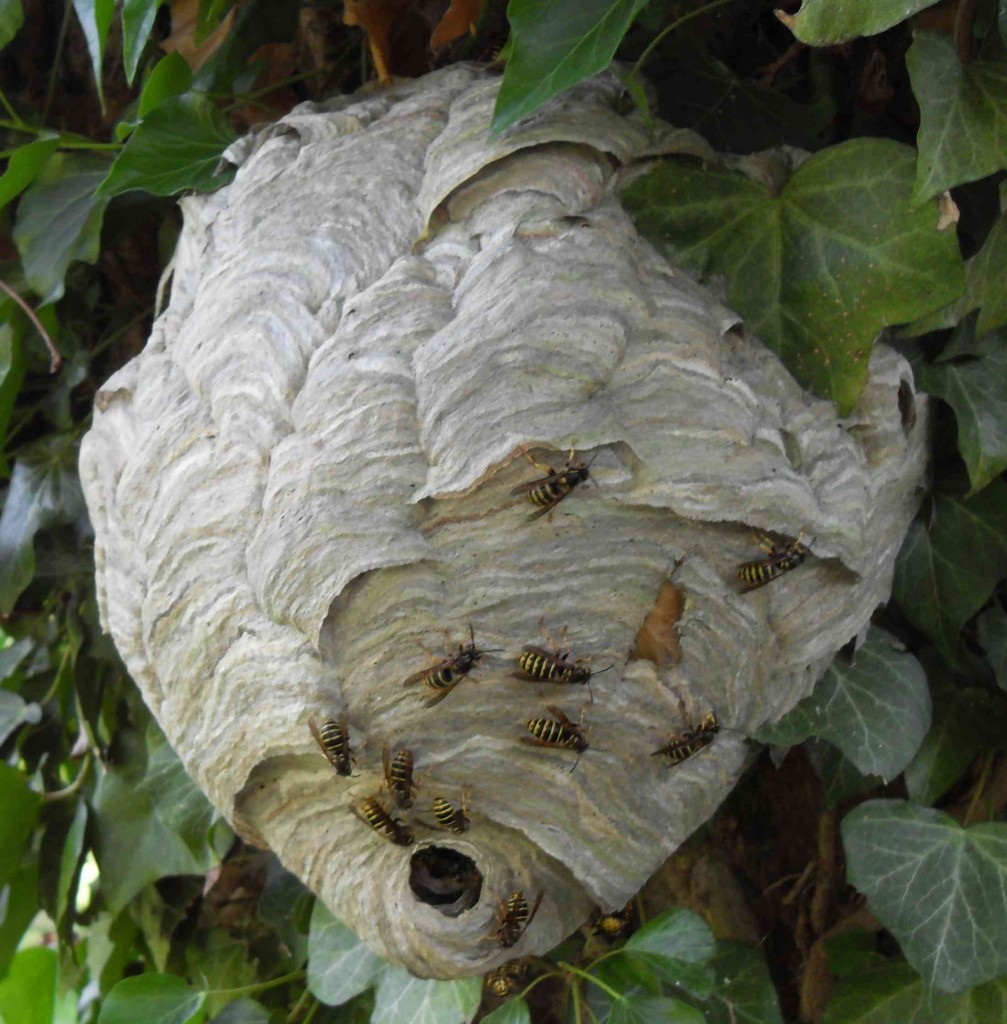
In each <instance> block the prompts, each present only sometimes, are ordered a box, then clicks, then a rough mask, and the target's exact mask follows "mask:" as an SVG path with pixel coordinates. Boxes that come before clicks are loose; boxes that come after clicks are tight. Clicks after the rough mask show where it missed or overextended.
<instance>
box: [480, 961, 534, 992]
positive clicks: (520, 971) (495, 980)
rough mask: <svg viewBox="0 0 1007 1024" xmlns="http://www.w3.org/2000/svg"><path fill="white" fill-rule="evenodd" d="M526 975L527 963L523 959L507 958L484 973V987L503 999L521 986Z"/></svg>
mask: <svg viewBox="0 0 1007 1024" xmlns="http://www.w3.org/2000/svg"><path fill="white" fill-rule="evenodd" d="M527 977H528V964H527V962H526V961H524V960H508V961H507V963H505V964H501V965H500V966H499V967H497V968H496V970H493V971H490V972H489V974H487V975H486V987H487V988H488V989H489V990H490V992H492V993H493V995H495V996H499V997H500V998H501V999H503V998H504V997H505V996H509V995H511V993H513V992H517V990H518V989H519V988H520V987H521V985H522V983H523V982H524V980H525V979H526V978H527Z"/></svg>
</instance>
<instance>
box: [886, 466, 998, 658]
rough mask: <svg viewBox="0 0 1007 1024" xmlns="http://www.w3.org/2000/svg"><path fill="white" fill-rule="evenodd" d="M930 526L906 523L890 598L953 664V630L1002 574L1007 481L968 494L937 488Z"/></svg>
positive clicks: (955, 631) (955, 636)
mask: <svg viewBox="0 0 1007 1024" xmlns="http://www.w3.org/2000/svg"><path fill="white" fill-rule="evenodd" d="M931 518H932V525H930V527H929V529H928V528H927V524H926V521H925V519H924V517H923V516H917V517H916V519H914V520H913V522H912V523H911V524H910V527H909V532H908V533H907V534H906V539H905V541H903V544H902V550H901V551H900V552H899V556H898V558H897V560H896V562H895V579H894V585H893V590H892V593H893V596H894V597H895V600H896V601H897V602H898V603H899V605H900V607H901V608H902V610H903V611H904V612H905V614H906V615H907V616H908V618H909V620H910V621H911V622H912V623H913V625H915V626H916V627H917V628H918V629H921V630H922V631H923V632H924V633H926V634H927V636H929V637H930V638H931V639H932V640H933V641H934V643H935V644H936V645H937V648H938V650H939V651H940V652H941V654H942V656H943V657H944V659H945V661H947V662H948V663H949V664H953V663H954V661H955V649H956V647H957V645H958V633H959V631H960V630H961V628H962V626H964V625H965V623H966V622H967V621H968V620H969V619H970V618H972V616H973V615H975V613H976V612H977V611H979V609H980V608H982V606H983V605H984V604H985V603H986V600H987V599H988V597H989V595H990V592H991V591H992V590H993V587H994V586H996V584H997V582H998V581H999V580H1001V579H1002V578H1003V576H1004V575H1005V573H1007V484H1005V483H1004V482H1003V481H1002V480H994V481H993V482H992V483H990V484H989V485H988V486H987V487H986V488H985V489H983V490H982V491H980V492H979V494H976V495H974V496H973V497H971V498H958V497H955V496H954V495H951V494H945V493H941V492H937V493H935V494H934V496H933V515H932V517H931Z"/></svg>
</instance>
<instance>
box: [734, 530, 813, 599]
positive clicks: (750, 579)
mask: <svg viewBox="0 0 1007 1024" xmlns="http://www.w3.org/2000/svg"><path fill="white" fill-rule="evenodd" d="M803 537H804V531H803V530H801V532H800V533H799V534H798V535H797V540H792V541H789V542H788V543H786V544H776V543H775V542H774V541H773V540H771V539H770V538H769V537H767V536H766V535H765V534H760V535H758V536H757V537H756V542H757V543H758V545H759V547H760V548H762V549H763V551H765V552H766V557H765V558H759V559H756V560H755V561H754V562H742V564H741V565H739V566H738V579H739V580H741V582H742V583H743V584H744V587H743V588H742V591H743V593H747V592H748V591H749V590H758V589H759V587H764V586H765V585H766V584H767V583H772V582H773V580H775V579H778V578H779V577H780V576H782V575H783V574H784V573H785V572H790V570H791V569H796V568H797V567H798V566H799V565H800V564H801V562H803V561H804V559H805V558H806V557H807V555H808V548H807V547H805V546H804V544H802V543H801V539H802V538H803Z"/></svg>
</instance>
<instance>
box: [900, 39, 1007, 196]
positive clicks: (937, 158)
mask: <svg viewBox="0 0 1007 1024" xmlns="http://www.w3.org/2000/svg"><path fill="white" fill-rule="evenodd" d="M906 66H907V67H908V68H909V77H910V80H911V81H912V86H913V94H914V95H915V96H916V99H917V102H918V103H919V105H920V130H919V134H918V135H917V137H916V143H917V146H918V147H919V151H920V156H919V163H918V165H917V169H916V186H915V188H914V189H913V198H912V201H913V203H921V202H923V201H924V200H925V199H929V198H931V197H932V196H936V195H938V194H939V193H941V192H944V191H945V190H947V189H949V188H953V187H954V186H955V185H961V184H964V183H965V182H966V181H977V180H978V179H979V178H985V177H986V176H987V175H989V174H993V173H994V172H996V171H998V170H1000V169H1001V168H1002V167H1007V151H1005V149H1004V137H1005V135H1007V62H1005V61H988V60H976V61H971V62H970V63H968V64H962V63H961V62H960V61H959V60H958V54H957V53H956V52H955V44H954V41H953V40H952V39H951V37H950V36H944V35H937V34H936V33H933V32H917V33H916V38H915V39H914V40H913V45H912V46H911V47H910V48H909V52H908V53H907V54H906Z"/></svg>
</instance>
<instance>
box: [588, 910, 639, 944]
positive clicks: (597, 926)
mask: <svg viewBox="0 0 1007 1024" xmlns="http://www.w3.org/2000/svg"><path fill="white" fill-rule="evenodd" d="M632 923H633V901H632V900H630V901H629V903H627V904H626V906H624V907H623V908H622V910H616V911H613V912H612V913H610V914H603V913H601V912H599V913H598V915H597V917H596V918H595V920H594V922H593V930H594V931H595V932H601V934H602V935H604V936H605V938H606V939H609V940H611V941H612V942H614V941H615V940H616V939H621V938H623V937H624V936H625V934H626V933H627V932H628V931H629V929H630V927H631V926H632Z"/></svg>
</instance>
